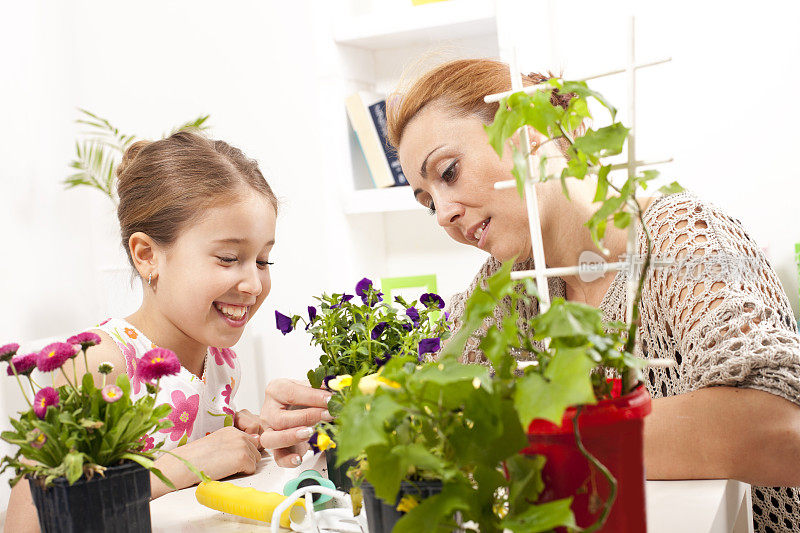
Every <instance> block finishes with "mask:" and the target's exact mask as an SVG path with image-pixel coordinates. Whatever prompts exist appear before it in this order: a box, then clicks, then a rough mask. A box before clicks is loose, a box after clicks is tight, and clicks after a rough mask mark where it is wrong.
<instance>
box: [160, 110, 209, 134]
mask: <svg viewBox="0 0 800 533" xmlns="http://www.w3.org/2000/svg"><path fill="white" fill-rule="evenodd" d="M210 116H211V115H200V116H199V117H197V118H196V119H194V120H190V121H188V122H184V123H183V124H181V125H180V126H178V127H176V128H172V131H170V132H169V135H172V134H173V133H178V132H179V131H184V130H197V131H203V130H207V129H208V128H209V126H208V125H207V124H206V121H207V120H208V119H209V117H210ZM169 135H165V137H169Z"/></svg>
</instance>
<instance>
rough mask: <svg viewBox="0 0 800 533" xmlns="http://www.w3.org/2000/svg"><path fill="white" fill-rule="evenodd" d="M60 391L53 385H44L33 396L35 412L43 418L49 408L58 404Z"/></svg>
mask: <svg viewBox="0 0 800 533" xmlns="http://www.w3.org/2000/svg"><path fill="white" fill-rule="evenodd" d="M58 402H59V398H58V391H57V390H55V389H54V388H53V387H44V388H42V389H39V392H37V393H36V396H34V397H33V412H34V413H36V416H38V417H39V418H41V419H44V416H45V415H46V414H47V408H48V407H50V406H51V405H52V406H56V405H58Z"/></svg>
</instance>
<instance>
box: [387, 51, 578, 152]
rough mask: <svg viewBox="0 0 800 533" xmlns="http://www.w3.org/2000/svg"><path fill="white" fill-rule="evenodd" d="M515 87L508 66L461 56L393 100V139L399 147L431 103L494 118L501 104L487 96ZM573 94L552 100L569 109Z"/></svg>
mask: <svg viewBox="0 0 800 533" xmlns="http://www.w3.org/2000/svg"><path fill="white" fill-rule="evenodd" d="M552 77H553V76H552V75H550V76H545V75H543V74H538V73H535V72H533V73H531V74H528V75H523V76H522V83H523V85H525V86H528V85H535V84H537V83H542V82H544V81H547V80H548V79H550V78H552ZM510 89H511V76H510V74H509V68H508V65H506V64H505V63H502V62H500V61H495V60H493V59H457V60H455V61H450V62H447V63H444V64H442V65H439V66H438V67H436V68H434V69H432V70H430V71H429V72H427V73H426V74H424V75H423V76H422V77H421V78H419V79H418V80H417V81H416V82H414V84H413V85H412V86H411V88H410V89H408V91H406V92H404V93H402V94H397V95H395V96H394V97H392V98H390V99H389V102H393V103H394V102H396V103H394V105H392V104H390V105H389V109H387V115H388V116H387V121H388V129H389V142H390V143H391V144H392V146H394V147H395V148H396V147H397V146H398V145H399V144H400V139H401V138H402V136H403V131H404V130H405V129H406V126H408V123H409V122H410V121H411V119H413V118H414V117H415V116H416V115H417V113H419V112H420V111H421V110H422V108H424V107H425V106H427V105H428V104H431V103H434V102H436V103H441V104H444V105H445V106H446V107H447V108H448V109H451V110H453V111H454V112H455V113H456V114H458V115H459V116H468V115H475V116H477V117H478V118H480V119H481V120H482V121H483V122H485V123H487V124H488V123H490V122H491V121H492V120H494V115H495V113H496V112H497V108H498V107H499V105H500V104H499V103H497V102H495V103H490V104H487V103H486V102H484V101H483V97H484V96H486V95H488V94H496V93H501V92H504V91H508V90H510ZM571 98H572V94H569V93H567V94H560V93H559V92H558V91H557V90H553V91H552V93H551V97H550V103H552V104H553V105H555V106H560V107H563V108H565V109H566V107H567V105H569V101H570V99H571Z"/></svg>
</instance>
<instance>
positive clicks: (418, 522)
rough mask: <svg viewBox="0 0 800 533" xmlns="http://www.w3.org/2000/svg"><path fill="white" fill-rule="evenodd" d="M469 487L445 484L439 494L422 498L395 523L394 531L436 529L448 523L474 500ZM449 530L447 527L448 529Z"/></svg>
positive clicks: (411, 532)
mask: <svg viewBox="0 0 800 533" xmlns="http://www.w3.org/2000/svg"><path fill="white" fill-rule="evenodd" d="M474 500H475V498H474V496H473V494H472V490H471V488H469V487H465V486H463V485H446V486H445V487H444V488H443V489H442V492H441V493H440V494H437V495H436V496H431V497H430V498H427V499H425V500H423V501H422V502H421V503H420V504H419V505H417V506H416V507H414V508H413V509H411V510H410V511H409V512H408V513H406V514H405V516H403V517H402V518H401V519H400V520H398V521H397V524H395V526H394V529H393V530H392V531H393V532H394V533H419V532H420V531H436V530H437V529H438V528H439V527H440V526H442V525H445V524H448V525H449V524H450V523H451V520H452V517H453V514H454V513H455V512H456V511H466V510H468V509H470V507H472V506H473V505H474V504H475V503H476V502H475V501H474ZM448 530H449V529H448Z"/></svg>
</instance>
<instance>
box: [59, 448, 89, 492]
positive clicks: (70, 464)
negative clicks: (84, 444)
mask: <svg viewBox="0 0 800 533" xmlns="http://www.w3.org/2000/svg"><path fill="white" fill-rule="evenodd" d="M83 460H84V454H82V453H80V452H77V451H75V450H72V451H71V452H69V453H68V454H67V455H66V456H65V457H64V461H63V465H64V468H65V470H66V474H67V482H69V484H70V485H72V484H73V483H75V482H76V481H78V479H79V478H80V477H81V476H82V475H83Z"/></svg>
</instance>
